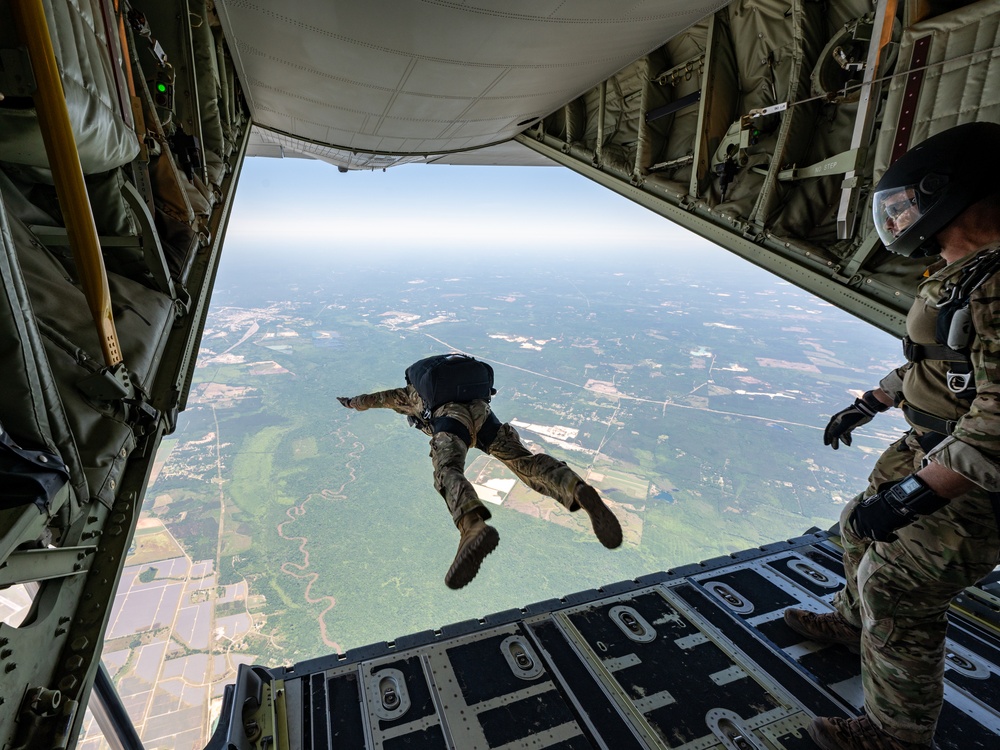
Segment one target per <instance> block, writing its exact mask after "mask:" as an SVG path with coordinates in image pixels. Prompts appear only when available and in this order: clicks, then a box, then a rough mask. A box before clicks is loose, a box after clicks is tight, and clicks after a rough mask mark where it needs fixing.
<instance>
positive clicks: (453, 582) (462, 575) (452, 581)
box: [444, 526, 500, 589]
mask: <svg viewBox="0 0 1000 750" xmlns="http://www.w3.org/2000/svg"><path fill="white" fill-rule="evenodd" d="M498 544H500V533H499V532H498V531H497V530H496V529H494V528H493V527H492V526H486V527H484V529H483V531H481V532H480V533H479V535H478V536H477V537H476V538H475V539H473V540H472V541H471V542H469V545H468V546H467V547H466V548H465V549H463V550H462V551H461V552H460V553H459V557H458V559H457V560H455V562H453V563H452V565H451V567H450V568H449V569H448V574H447V575H446V576H445V577H444V583H445V585H446V586H447V587H448V588H450V589H460V588H462V587H463V586H466V585H468V584H469V583H470V582H471V581H472V579H473V578H475V577H476V574H477V573H478V572H479V566H481V565H482V564H483V560H484V559H486V556H487V555H488V554H490V553H491V552H492V551H493V550H495V549H496V548H497V545H498Z"/></svg>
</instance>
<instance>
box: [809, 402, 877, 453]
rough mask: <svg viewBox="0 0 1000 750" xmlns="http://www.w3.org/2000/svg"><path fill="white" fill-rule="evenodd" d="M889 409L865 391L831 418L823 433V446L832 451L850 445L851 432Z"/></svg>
mask: <svg viewBox="0 0 1000 750" xmlns="http://www.w3.org/2000/svg"><path fill="white" fill-rule="evenodd" d="M888 408H889V407H888V406H886V405H885V404H883V403H882V402H881V401H879V400H878V399H877V398H875V393H874V392H873V391H866V392H865V394H864V395H863V396H862V397H861V398H856V399H854V403H853V404H851V405H850V406H848V407H847V408H846V409H844V410H843V411H838V412H837V413H836V414H834V415H833V416H832V417H830V422H829V423H828V424H827V426H826V430H825V431H824V432H823V445H829V446H830V447H831V448H833V449H834V450H837V448H839V447H840V443H843V444H844V445H850V444H851V430H853V429H854V428H855V427H860V426H861V425H863V424H868V423H869V422H871V421H872V417H874V416H875V415H876V414H879V413H881V412H883V411H885V410H886V409H888Z"/></svg>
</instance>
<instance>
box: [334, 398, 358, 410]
mask: <svg viewBox="0 0 1000 750" xmlns="http://www.w3.org/2000/svg"><path fill="white" fill-rule="evenodd" d="M337 400H338V401H339V402H340V405H341V406H346V407H347V408H348V409H353V408H354V407H353V406H351V399H350V397H348V396H337Z"/></svg>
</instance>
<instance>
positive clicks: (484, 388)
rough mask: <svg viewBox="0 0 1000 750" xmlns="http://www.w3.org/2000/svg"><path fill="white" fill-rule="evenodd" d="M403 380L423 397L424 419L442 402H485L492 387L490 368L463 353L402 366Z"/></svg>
mask: <svg viewBox="0 0 1000 750" xmlns="http://www.w3.org/2000/svg"><path fill="white" fill-rule="evenodd" d="M406 382H407V383H408V384H409V385H412V386H413V387H414V388H415V389H416V391H417V393H419V394H420V398H422V399H423V400H424V406H425V407H426V410H425V412H424V419H425V420H429V419H430V417H431V414H432V413H433V412H434V410H435V409H437V408H438V407H439V406H441V405H442V404H447V403H451V402H458V403H468V402H469V401H479V400H482V401H489V400H490V398H491V397H492V396H493V394H495V393H496V390H495V389H494V388H493V368H492V367H490V365H488V364H487V363H486V362H481V361H479V360H478V359H475V358H474V357H470V356H468V355H467V354H436V355H435V356H433V357H427V358H426V359H422V360H420V361H419V362H414V363H413V364H412V365H410V366H409V367H407V368H406Z"/></svg>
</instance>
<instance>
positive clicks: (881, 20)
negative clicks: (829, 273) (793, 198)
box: [837, 0, 897, 240]
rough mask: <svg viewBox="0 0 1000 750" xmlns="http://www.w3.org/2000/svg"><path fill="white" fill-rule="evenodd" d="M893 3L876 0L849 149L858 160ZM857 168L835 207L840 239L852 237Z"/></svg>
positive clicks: (870, 122) (864, 147)
mask: <svg viewBox="0 0 1000 750" xmlns="http://www.w3.org/2000/svg"><path fill="white" fill-rule="evenodd" d="M896 4H897V0H879V1H878V7H877V9H876V11H875V20H874V23H873V27H872V39H871V42H870V43H869V46H868V58H867V61H866V62H865V75H864V81H863V82H862V86H861V98H860V100H859V102H858V112H857V115H856V117H855V120H854V134H853V135H852V137H851V149H852V150H857V151H858V158H859V160H860V159H861V158H863V157H865V156H866V155H867V151H868V147H869V145H870V144H871V140H872V130H873V128H874V125H875V114H876V111H877V110H878V97H879V91H880V85H879V83H878V80H877V76H878V73H879V68H880V67H881V62H882V49H883V47H884V45H885V44H886V43H887V42H888V37H889V32H890V31H891V29H892V24H893V20H894V19H895V17H896ZM858 163H859V164H860V163H861V162H860V161H859V162H858ZM856 169H857V167H854V168H853V169H850V170H848V172H847V173H846V174H845V182H844V185H843V187H842V192H841V196H840V207H839V208H838V210H837V239H841V240H846V239H850V238H851V237H853V236H854V230H855V226H856V224H857V219H858V203H859V202H860V199H861V191H860V189H859V184H858V182H857V181H853V180H854V178H855V176H856V175H855V171H856Z"/></svg>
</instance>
